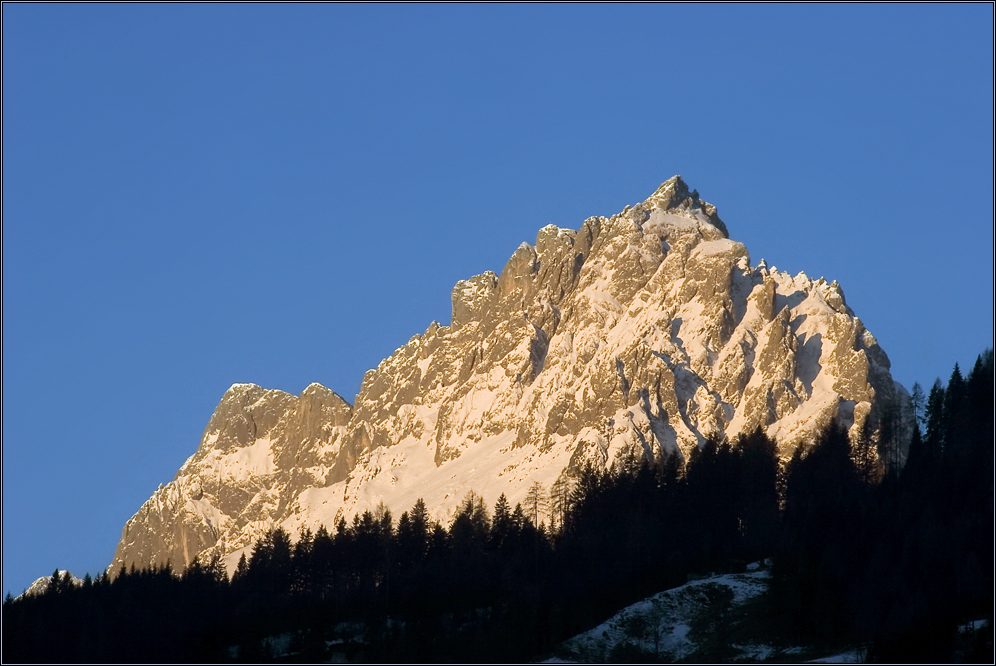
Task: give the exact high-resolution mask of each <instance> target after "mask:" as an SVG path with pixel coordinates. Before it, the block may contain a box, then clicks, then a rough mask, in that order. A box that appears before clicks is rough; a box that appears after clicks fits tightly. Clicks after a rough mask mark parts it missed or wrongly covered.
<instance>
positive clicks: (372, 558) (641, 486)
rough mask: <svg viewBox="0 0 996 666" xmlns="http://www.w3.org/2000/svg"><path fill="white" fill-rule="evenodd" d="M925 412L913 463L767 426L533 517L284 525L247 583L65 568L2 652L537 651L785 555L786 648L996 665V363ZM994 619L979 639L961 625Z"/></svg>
mask: <svg viewBox="0 0 996 666" xmlns="http://www.w3.org/2000/svg"><path fill="white" fill-rule="evenodd" d="M913 402H914V409H915V412H916V414H917V417H918V419H919V423H918V427H917V429H916V430H915V431H914V439H913V443H912V444H911V447H910V452H909V457H908V460H907V462H906V464H905V466H903V467H902V468H899V466H898V465H896V464H894V462H893V458H892V457H891V456H890V455H888V452H890V451H891V450H892V447H891V437H892V434H891V432H890V427H889V423H888V420H886V421H885V426H884V427H883V428H881V429H880V430H878V431H877V432H874V433H873V432H867V433H865V435H864V437H862V438H861V440H860V441H858V442H854V443H852V442H851V441H849V439H848V437H847V434H846V432H845V431H844V430H842V429H841V428H839V427H837V426H834V425H831V426H830V427H829V428H828V429H826V430H825V431H824V432H823V433H821V435H820V437H819V438H818V440H817V441H816V442H815V443H813V444H812V445H811V446H808V447H803V448H800V449H799V450H797V451H796V453H795V454H794V456H793V457H792V459H791V460H790V461H788V462H787V463H785V464H781V463H780V462H779V460H778V458H777V456H776V443H775V442H774V441H772V440H771V439H769V438H768V437H766V436H765V435H764V434H763V432H761V431H756V432H754V433H753V434H751V435H749V436H746V437H743V438H741V439H740V440H739V441H737V442H735V443H734V444H732V445H730V444H723V445H719V446H717V445H715V444H712V443H708V444H707V445H706V446H705V447H704V448H703V449H702V450H701V451H698V452H696V453H695V454H694V455H693V456H692V457H691V458H690V459H689V460H688V461H687V464H680V463H679V461H678V458H677V456H672V457H670V458H668V459H667V460H666V461H665V462H664V463H662V464H659V465H651V464H648V463H647V462H646V461H644V460H641V459H635V458H633V459H630V460H628V461H627V462H626V464H624V465H622V466H620V467H617V468H615V469H613V470H612V471H610V472H600V471H596V470H593V469H591V468H586V469H582V470H578V471H577V476H576V482H575V484H574V485H573V486H571V487H568V486H564V485H561V486H560V487H558V488H556V489H555V490H554V492H553V493H552V495H553V496H552V497H550V496H544V494H543V493H542V492H540V489H538V488H537V489H536V491H535V492H531V493H530V495H529V500H528V502H527V505H526V506H522V505H516V506H514V507H513V506H510V505H509V503H508V502H507V501H506V500H505V498H504V496H503V497H501V498H500V499H499V500H498V502H497V503H496V504H495V505H494V507H492V508H491V509H490V510H489V508H488V507H485V505H484V503H483V501H482V500H481V498H480V497H479V496H477V495H475V494H474V493H473V492H471V493H470V494H469V495H468V496H467V497H466V498H465V500H464V502H463V504H462V505H461V507H460V510H459V512H458V513H457V515H456V517H455V518H454V520H453V521H452V522H451V523H450V524H448V525H440V524H438V523H434V522H433V521H431V520H430V519H429V517H428V513H427V511H426V508H425V505H424V503H422V502H421V501H420V502H418V503H416V504H415V506H414V507H412V508H411V510H410V511H407V512H405V513H403V514H401V515H400V516H399V517H397V518H395V517H394V516H392V515H391V513H390V512H389V511H387V510H383V509H382V510H380V511H377V512H369V511H368V512H365V513H363V514H361V515H358V516H355V517H354V518H353V519H352V520H351V521H349V522H347V521H345V520H342V521H340V522H339V523H338V524H337V525H332V526H330V529H328V530H326V529H325V528H322V529H319V530H318V531H317V532H315V533H311V532H308V531H304V532H302V533H300V534H297V535H293V537H292V536H291V535H288V534H287V533H286V532H284V531H282V530H279V529H278V530H275V531H273V532H271V533H270V534H268V535H267V537H266V538H265V539H263V540H262V541H260V542H259V543H257V544H256V545H255V547H254V548H253V551H252V555H251V557H249V558H247V559H245V560H244V561H242V562H240V563H239V567H238V570H237V571H236V572H235V575H234V576H233V577H232V578H231V580H229V579H228V577H227V576H226V575H225V571H224V569H223V568H222V566H221V564H220V562H219V561H218V560H217V559H215V560H214V561H212V562H206V563H200V562H197V563H195V564H194V565H193V566H192V567H189V568H188V569H187V570H186V571H183V572H178V571H172V570H171V569H170V568H169V567H166V568H163V569H156V570H145V571H134V570H132V571H125V570H121V571H119V572H115V575H114V576H109V575H107V574H102V575H100V576H98V577H97V578H96V579H91V578H90V576H87V577H86V578H85V579H84V581H83V584H82V586H76V585H74V584H72V583H70V582H69V581H68V580H67V579H65V578H64V577H62V576H56V577H54V578H53V581H52V584H51V585H50V586H49V589H48V590H47V591H46V592H45V593H43V594H40V595H36V596H24V597H21V598H18V599H16V600H15V599H12V598H11V597H10V596H9V595H8V598H7V599H6V601H5V602H4V605H3V659H4V660H5V661H18V662H24V661H27V662H43V661H45V662H47V661H53V662H66V661H69V662H80V661H83V662H86V661H110V662H115V661H158V662H176V661H201V660H206V661H261V660H264V661H265V660H269V659H274V658H281V659H282V660H302V661H320V660H329V659H333V658H345V659H347V660H350V661H356V660H359V661H405V662H412V661H415V662H418V661H474V662H480V661H495V662H498V661H525V660H535V659H539V658H545V657H546V656H549V655H550V654H551V653H553V651H554V650H555V649H556V646H557V645H558V644H559V643H560V642H562V641H564V640H565V639H567V638H569V637H571V636H574V635H576V634H578V633H580V632H582V631H584V630H586V629H589V628H591V627H592V626H594V625H596V624H598V623H599V622H601V621H602V620H604V619H605V618H606V617H607V616H608V615H610V614H612V613H613V612H615V611H617V610H618V609H620V608H622V607H623V606H625V605H627V604H630V603H633V602H634V601H637V600H639V599H642V598H644V597H646V596H648V595H650V594H653V593H655V592H658V591H660V590H663V589H666V588H669V587H673V586H676V585H680V584H682V583H684V582H685V581H686V580H688V578H689V576H690V575H696V574H704V573H708V572H715V571H738V570H743V568H744V567H745V565H746V564H747V563H749V562H752V561H756V560H758V559H762V558H766V557H772V558H773V560H774V568H773V583H772V589H771V592H770V593H769V594H768V595H767V598H766V601H765V603H764V604H763V605H761V606H759V607H758V608H759V609H762V610H761V611H759V612H762V611H763V613H765V614H766V616H765V618H764V622H765V624H766V626H768V627H771V626H775V627H777V628H778V631H779V632H780V633H781V634H782V635H783V637H784V640H785V641H798V642H808V643H811V644H812V643H819V644H825V645H827V646H830V647H832V646H846V645H857V644H861V645H865V646H867V647H868V655H869V657H870V658H871V659H875V660H883V661H897V660H898V661H918V660H919V661H935V660H937V661H950V660H953V659H968V660H979V661H991V660H992V656H993V652H992V629H991V627H992V616H993V500H994V489H993V353H992V351H987V352H986V353H985V354H983V355H982V356H980V357H979V359H978V360H977V362H976V363H975V366H974V367H973V368H972V370H971V371H970V372H969V373H968V375H967V377H965V376H963V375H962V374H961V372H960V370H959V368H958V367H957V366H956V367H955V370H954V372H953V373H952V375H951V377H950V379H949V381H948V383H947V385H946V386H944V385H942V384H941V383H940V382H937V383H936V384H935V385H934V386H933V388H932V389H931V390H930V392H929V396H927V397H926V399H923V397H922V392H920V391H918V390H914V391H913ZM920 426H922V427H923V430H922V431H921V429H920ZM544 516H548V517H552V520H551V521H550V522H551V524H547V523H546V521H545V520H543V521H542V522H540V524H538V525H537V522H539V521H540V520H541V518H542V517H544ZM983 618H985V619H988V620H989V621H988V623H987V624H986V625H985V627H984V628H983V629H982V630H981V631H978V632H976V633H974V634H972V636H971V638H970V640H969V641H968V642H967V643H966V640H965V639H964V638H962V637H960V635H959V633H958V627H959V625H960V624H962V623H965V622H968V621H973V620H978V619H983ZM625 657H626V659H629V660H631V659H633V654H631V653H628V654H627V655H625ZM620 658H622V655H620Z"/></svg>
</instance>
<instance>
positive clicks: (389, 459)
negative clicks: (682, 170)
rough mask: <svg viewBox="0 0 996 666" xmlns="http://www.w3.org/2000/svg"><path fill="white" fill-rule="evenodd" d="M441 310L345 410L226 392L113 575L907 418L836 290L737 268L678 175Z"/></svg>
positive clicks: (121, 550) (877, 351) (710, 213)
mask: <svg viewBox="0 0 996 666" xmlns="http://www.w3.org/2000/svg"><path fill="white" fill-rule="evenodd" d="M452 298H453V316H452V322H451V325H450V326H440V325H438V324H436V323H433V324H432V325H431V326H429V328H428V329H427V330H426V331H425V332H424V333H422V334H420V335H415V336H414V337H412V338H411V340H409V342H408V344H406V345H405V346H404V347H401V348H400V349H398V350H397V351H395V352H394V354H392V355H391V356H390V357H388V358H386V359H384V360H383V361H381V363H380V364H379V365H378V366H377V367H376V368H375V369H373V370H370V371H369V372H367V374H366V375H365V376H364V378H363V384H362V388H361V389H360V392H359V394H358V395H357V396H356V400H355V404H354V405H353V406H350V405H349V404H348V403H346V401H345V400H343V399H342V398H341V397H340V396H339V395H337V394H336V393H334V392H332V391H331V390H329V389H326V388H325V387H323V386H320V385H318V384H312V385H311V386H309V387H308V388H307V389H305V391H304V392H303V393H302V394H301V395H300V396H293V395H290V394H287V393H284V392H282V391H274V390H265V389H262V388H260V387H258V386H254V385H252V384H236V385H235V386H233V387H232V388H231V389H229V390H228V392H227V393H226V394H225V395H224V396H223V397H222V400H221V402H220V403H219V405H218V408H217V410H216V411H215V414H214V416H212V418H211V420H210V422H209V423H208V426H207V429H206V430H205V432H204V436H203V438H202V440H201V444H200V447H199V448H198V449H197V451H196V453H195V454H194V455H193V456H192V457H191V458H190V459H189V460H187V462H186V463H185V464H184V465H183V467H181V469H180V471H179V473H178V474H177V476H176V478H175V479H174V480H173V481H172V482H171V483H169V484H168V485H166V486H164V487H160V488H159V489H158V490H156V492H155V493H153V495H152V497H151V498H150V499H149V500H148V501H147V502H146V503H145V504H144V505H143V506H142V508H141V509H140V510H139V511H138V513H136V514H135V516H134V517H132V518H131V520H129V521H128V523H127V524H126V525H125V528H124V530H123V533H122V538H121V542H120V544H119V545H118V548H117V552H116V553H115V557H114V562H113V563H112V565H111V567H112V570H117V569H118V568H120V566H121V565H126V566H130V565H131V564H132V563H134V564H135V565H136V566H138V567H141V566H147V565H150V564H165V563H166V562H167V561H169V562H170V563H171V564H172V565H173V566H174V567H179V566H185V565H187V564H189V563H191V562H192V561H193V559H194V557H196V556H198V555H200V556H201V557H202V558H206V557H210V556H212V555H214V554H215V553H217V554H220V555H221V556H222V557H224V558H225V562H226V564H227V565H228V567H229V569H232V568H233V567H234V566H235V564H236V562H237V561H238V558H239V556H240V555H241V554H242V553H243V552H245V549H246V548H248V547H250V546H251V544H252V543H253V542H254V541H255V540H256V539H257V538H258V537H259V536H260V535H262V534H264V533H265V532H266V531H267V530H269V529H271V528H272V527H275V526H278V525H280V526H283V527H284V528H286V529H287V530H289V531H290V532H291V533H292V534H295V533H297V532H298V531H299V529H300V528H301V527H304V526H308V527H311V528H312V529H315V528H317V526H318V525H319V524H325V525H326V526H329V527H330V528H331V526H332V525H333V524H334V523H335V522H336V521H337V520H338V518H339V517H344V518H346V519H347V520H348V519H351V518H352V516H353V514H354V513H356V512H362V511H365V510H368V509H374V508H376V507H377V506H378V505H380V504H381V503H383V504H384V506H386V507H387V508H389V509H391V510H392V511H394V512H395V515H398V514H400V512H401V511H404V510H407V509H410V508H411V507H412V505H414V503H415V501H416V500H417V499H418V498H420V497H421V498H423V499H424V500H425V502H426V505H427V506H428V508H429V510H430V512H431V513H432V514H433V515H434V516H435V517H437V518H438V519H440V520H445V519H447V518H448V517H449V516H451V515H452V513H453V511H454V509H455V507H456V506H457V504H458V503H459V502H460V500H461V499H462V498H463V497H464V496H465V495H466V493H467V491H468V490H471V489H473V490H475V491H476V492H477V493H479V494H481V495H483V497H484V499H485V500H486V501H488V502H489V503H493V502H494V500H495V499H496V498H497V497H498V496H499V495H500V494H501V493H504V494H505V495H506V496H507V497H508V499H509V500H510V502H512V504H513V505H514V504H515V502H517V501H520V500H522V499H523V498H524V496H525V494H526V492H527V490H528V489H529V487H530V486H531V485H533V484H534V483H537V482H538V483H540V484H542V485H543V486H544V488H546V489H549V488H550V487H551V485H552V484H553V483H554V482H556V481H557V480H558V479H561V478H570V477H572V475H575V474H577V472H578V471H579V470H580V469H581V468H582V467H583V466H584V465H585V464H589V463H590V464H593V465H596V466H599V467H609V466H612V465H613V464H614V463H615V462H616V461H618V460H620V459H621V458H622V457H626V456H630V455H632V454H636V455H638V456H643V457H644V458H646V459H648V460H661V459H663V458H665V457H667V456H672V455H676V456H681V457H682V458H684V457H687V456H688V455H689V452H690V451H691V450H692V449H693V448H694V447H698V446H701V445H702V444H703V443H704V442H705V441H706V440H707V439H712V440H714V441H723V440H732V439H734V438H736V436H737V435H739V434H740V433H744V432H747V431H751V430H753V429H755V428H762V429H764V430H765V431H766V432H767V433H768V434H769V435H771V436H772V437H774V438H775V439H776V440H777V441H778V443H779V452H780V453H781V454H782V455H783V456H788V455H791V453H792V451H793V450H794V449H795V448H796V447H797V446H798V445H799V444H800V443H802V442H805V441H807V440H811V439H812V438H813V436H814V433H816V432H817V431H818V430H819V429H820V428H822V427H823V426H824V425H825V424H827V423H828V422H829V421H830V420H831V419H837V420H839V421H840V422H842V423H843V424H844V425H845V426H846V427H848V428H849V429H850V432H851V433H852V435H853V436H857V435H858V433H860V431H861V430H862V428H863V427H865V426H866V424H867V426H868V427H869V428H871V429H874V427H875V426H876V425H877V423H878V422H879V420H880V419H881V417H882V414H884V413H886V411H888V408H889V407H890V406H897V405H902V404H905V403H904V397H905V395H906V394H905V391H904V390H903V389H902V387H901V386H899V385H898V384H895V383H894V382H893V380H892V377H891V375H890V373H889V361H888V357H887V356H886V355H885V353H884V352H883V351H882V350H881V348H880V347H879V346H878V343H877V342H876V341H875V338H874V337H873V336H872V335H871V333H869V332H868V331H867V330H865V328H864V326H863V325H862V323H861V321H860V320H859V319H858V318H857V317H855V316H854V313H853V312H852V311H851V310H850V308H848V307H847V305H846V303H845V301H844V294H843V292H842V291H841V289H840V287H839V286H838V285H837V283H836V282H833V283H829V284H828V283H827V282H826V281H825V280H823V279H818V280H812V279H810V278H808V277H806V275H804V274H802V273H800V274H799V275H796V276H791V275H788V274H786V273H782V272H779V271H777V270H776V269H775V268H773V267H772V268H769V267H768V266H767V265H766V264H765V263H764V262H763V261H762V262H760V263H759V264H758V265H751V261H750V255H749V254H748V252H747V249H746V248H745V247H744V246H743V245H742V244H740V243H738V242H736V241H733V240H730V239H729V237H728V234H727V229H726V226H725V225H724V223H723V222H722V221H721V220H720V219H719V217H718V215H717V213H716V208H715V207H714V206H712V205H710V204H708V203H705V202H703V201H701V200H700V199H699V198H698V194H697V193H696V192H690V191H689V190H688V188H687V186H686V185H685V183H684V182H683V181H682V180H681V178H680V177H677V176H676V177H674V178H672V179H670V180H668V181H667V182H666V183H664V184H663V185H661V187H660V188H659V189H658V190H657V191H656V192H655V193H654V194H653V195H651V197H650V198H649V199H647V200H646V201H644V202H642V203H639V204H636V205H635V206H632V207H630V206H627V207H626V208H625V209H624V210H623V212H621V213H619V214H617V215H613V216H612V217H609V218H605V217H592V218H589V219H587V220H585V221H584V223H583V224H582V225H581V228H580V229H579V230H577V231H574V230H571V229H561V228H558V227H556V226H553V225H549V226H546V227H544V228H543V229H541V230H540V231H539V234H538V236H537V238H536V243H535V245H530V244H528V243H523V244H522V245H520V246H519V247H518V248H517V249H516V250H515V252H513V253H512V256H511V258H510V259H509V260H508V263H507V264H506V265H505V268H504V269H503V270H502V272H501V274H500V275H495V274H494V273H492V272H490V271H488V272H485V273H483V274H481V275H477V276H474V277H471V278H469V279H467V280H461V281H459V282H458V283H457V285H456V287H455V288H454V289H453V296H452Z"/></svg>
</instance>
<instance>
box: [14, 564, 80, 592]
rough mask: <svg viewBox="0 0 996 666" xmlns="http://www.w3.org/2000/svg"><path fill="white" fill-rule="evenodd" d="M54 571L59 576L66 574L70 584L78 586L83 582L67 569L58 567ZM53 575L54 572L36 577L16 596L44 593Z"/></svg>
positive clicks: (63, 576) (62, 576)
mask: <svg viewBox="0 0 996 666" xmlns="http://www.w3.org/2000/svg"><path fill="white" fill-rule="evenodd" d="M56 573H57V574H59V577H60V578H65V577H66V576H67V575H68V576H69V583H70V585H73V586H75V587H79V586H80V585H82V584H83V581H81V580H80V579H79V578H77V577H76V576H75V575H74V574H72V573H71V572H69V571H65V570H63V569H59V570H58V571H56ZM54 575H55V574H52V576H42V577H41V578H36V579H35V582H33V583H31V585H30V586H29V587H28V589H26V590H25V591H24V592H22V593H21V594H20V595H19V596H18V597H17V598H18V599H20V598H21V597H32V596H36V595H39V594H45V592H47V591H48V587H49V585H51V583H52V577H53V576H54Z"/></svg>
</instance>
